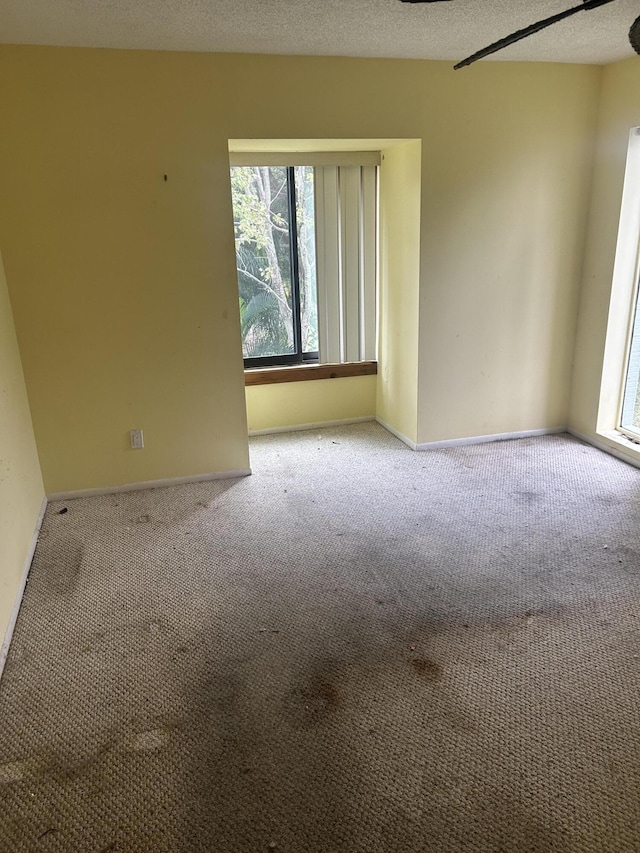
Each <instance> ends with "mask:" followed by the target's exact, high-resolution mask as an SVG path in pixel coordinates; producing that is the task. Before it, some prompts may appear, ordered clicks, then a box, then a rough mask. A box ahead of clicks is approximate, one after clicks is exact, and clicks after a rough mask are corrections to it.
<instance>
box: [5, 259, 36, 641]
mask: <svg viewBox="0 0 640 853" xmlns="http://www.w3.org/2000/svg"><path fill="white" fill-rule="evenodd" d="M43 498H44V487H43V485H42V477H41V475H40V465H39V462H38V453H37V451H36V445H35V441H34V437H33V428H32V426H31V414H30V412H29V402H28V399H27V392H26V389H25V384H24V377H23V375H22V364H21V362H20V353H19V351H18V344H17V341H16V335H15V330H14V326H13V317H12V313H11V305H10V302H9V294H8V292H7V284H6V280H5V274H4V267H3V265H2V258H1V257H0V643H1V642H2V638H3V637H4V635H5V632H6V629H7V625H8V623H9V617H10V615H11V611H12V609H13V605H14V603H15V600H16V594H17V592H18V588H19V586H20V581H21V578H22V572H23V569H24V565H25V561H26V559H27V556H28V553H29V548H30V546H31V542H32V537H33V534H34V531H35V528H36V523H37V520H38V516H39V513H40V507H41V505H42V499H43Z"/></svg>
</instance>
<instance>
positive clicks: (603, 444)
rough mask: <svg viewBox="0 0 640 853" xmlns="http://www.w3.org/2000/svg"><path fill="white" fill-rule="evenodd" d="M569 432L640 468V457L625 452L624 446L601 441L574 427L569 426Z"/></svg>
mask: <svg viewBox="0 0 640 853" xmlns="http://www.w3.org/2000/svg"><path fill="white" fill-rule="evenodd" d="M567 432H568V433H569V435H572V436H574V438H578V439H580V441H584V443H585V444H590V445H591V446H592V447H595V448H597V449H598V450H602V451H604V453H608V454H609V455H610V456H615V457H616V459H620V460H621V461H622V462H627V463H628V464H629V465H633V466H634V467H635V468H640V459H638V458H636V456H635V455H632V454H631V453H625V452H624V449H623V448H617V447H615V446H613V445H611V444H609V443H608V442H606V441H601V440H600V439H598V438H594V437H593V436H591V435H587V434H586V433H583V432H580V431H579V430H577V429H572V428H571V427H567ZM630 449H631V448H630Z"/></svg>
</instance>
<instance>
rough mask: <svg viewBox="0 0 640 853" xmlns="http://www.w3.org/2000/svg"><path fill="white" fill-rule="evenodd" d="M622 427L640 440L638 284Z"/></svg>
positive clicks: (639, 319) (639, 317)
mask: <svg viewBox="0 0 640 853" xmlns="http://www.w3.org/2000/svg"><path fill="white" fill-rule="evenodd" d="M620 429H621V430H622V432H625V433H627V434H628V435H630V436H631V437H632V438H634V439H637V440H638V441H640V306H639V304H638V287H637V285H636V296H635V308H634V312H633V325H632V329H631V340H630V346H629V356H628V359H627V369H626V373H625V381H624V393H623V397H622V412H621V414H620Z"/></svg>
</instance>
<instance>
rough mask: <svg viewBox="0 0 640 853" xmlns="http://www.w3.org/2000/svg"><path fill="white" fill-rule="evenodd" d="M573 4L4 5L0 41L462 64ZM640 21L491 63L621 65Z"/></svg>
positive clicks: (587, 17)
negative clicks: (632, 28)
mask: <svg viewBox="0 0 640 853" xmlns="http://www.w3.org/2000/svg"><path fill="white" fill-rule="evenodd" d="M574 5H579V0H536V2H531V0H452V2H443V3H425V4H419V5H418V4H415V5H414V4H409V3H401V2H399V0H1V2H0V43H5V44H46V45H64V46H84V47H112V48H143V49H150V50H187V51H217V52H220V51H222V52H241V53H282V54H321V55H337V56H381V57H407V58H417V59H418V58H419V59H447V60H459V59H462V58H464V57H465V56H467V55H469V54H471V53H474V52H475V51H476V50H478V49H479V48H481V47H484V46H486V45H487V44H489V43H490V42H492V41H495V40H496V39H498V38H501V37H502V36H505V35H508V34H509V33H511V32H512V31H513V30H516V29H519V28H521V27H524V26H527V25H528V24H531V23H533V22H534V21H536V20H539V19H540V18H544V17H547V16H549V15H553V14H556V13H557V12H561V11H563V10H564V9H566V8H569V7H570V6H574ZM638 15H640V0H615V2H612V3H610V4H608V5H606V6H602V7H600V8H597V9H594V10H591V11H580V12H579V13H578V14H577V15H574V16H573V17H572V18H569V19H568V20H566V21H562V22H560V23H558V24H555V25H554V26H552V27H550V28H549V29H547V30H544V31H542V32H540V33H537V34H536V35H534V36H532V37H530V38H528V39H526V40H524V41H522V42H520V43H519V44H518V45H515V46H513V47H510V48H508V49H507V50H505V51H502V52H501V53H498V54H495V55H494V57H492V58H493V59H501V60H529V61H540V62H544V61H546V62H587V63H608V62H614V61H616V60H619V59H623V58H624V57H627V56H633V55H635V54H634V53H633V50H632V49H631V47H630V45H629V41H628V31H629V27H630V25H631V23H632V22H633V20H634V19H635V18H636V17H637V16H638ZM638 61H639V62H640V57H639V58H638ZM461 73H463V72H461Z"/></svg>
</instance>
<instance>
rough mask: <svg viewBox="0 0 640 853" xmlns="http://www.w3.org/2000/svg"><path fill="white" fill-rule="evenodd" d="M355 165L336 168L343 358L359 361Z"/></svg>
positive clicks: (357, 174)
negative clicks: (337, 176) (338, 189)
mask: <svg viewBox="0 0 640 853" xmlns="http://www.w3.org/2000/svg"><path fill="white" fill-rule="evenodd" d="M360 178H361V169H360V167H359V166H341V167H340V235H341V238H342V243H341V255H342V318H343V329H344V359H345V361H358V360H359V359H360V186H361V181H360Z"/></svg>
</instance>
